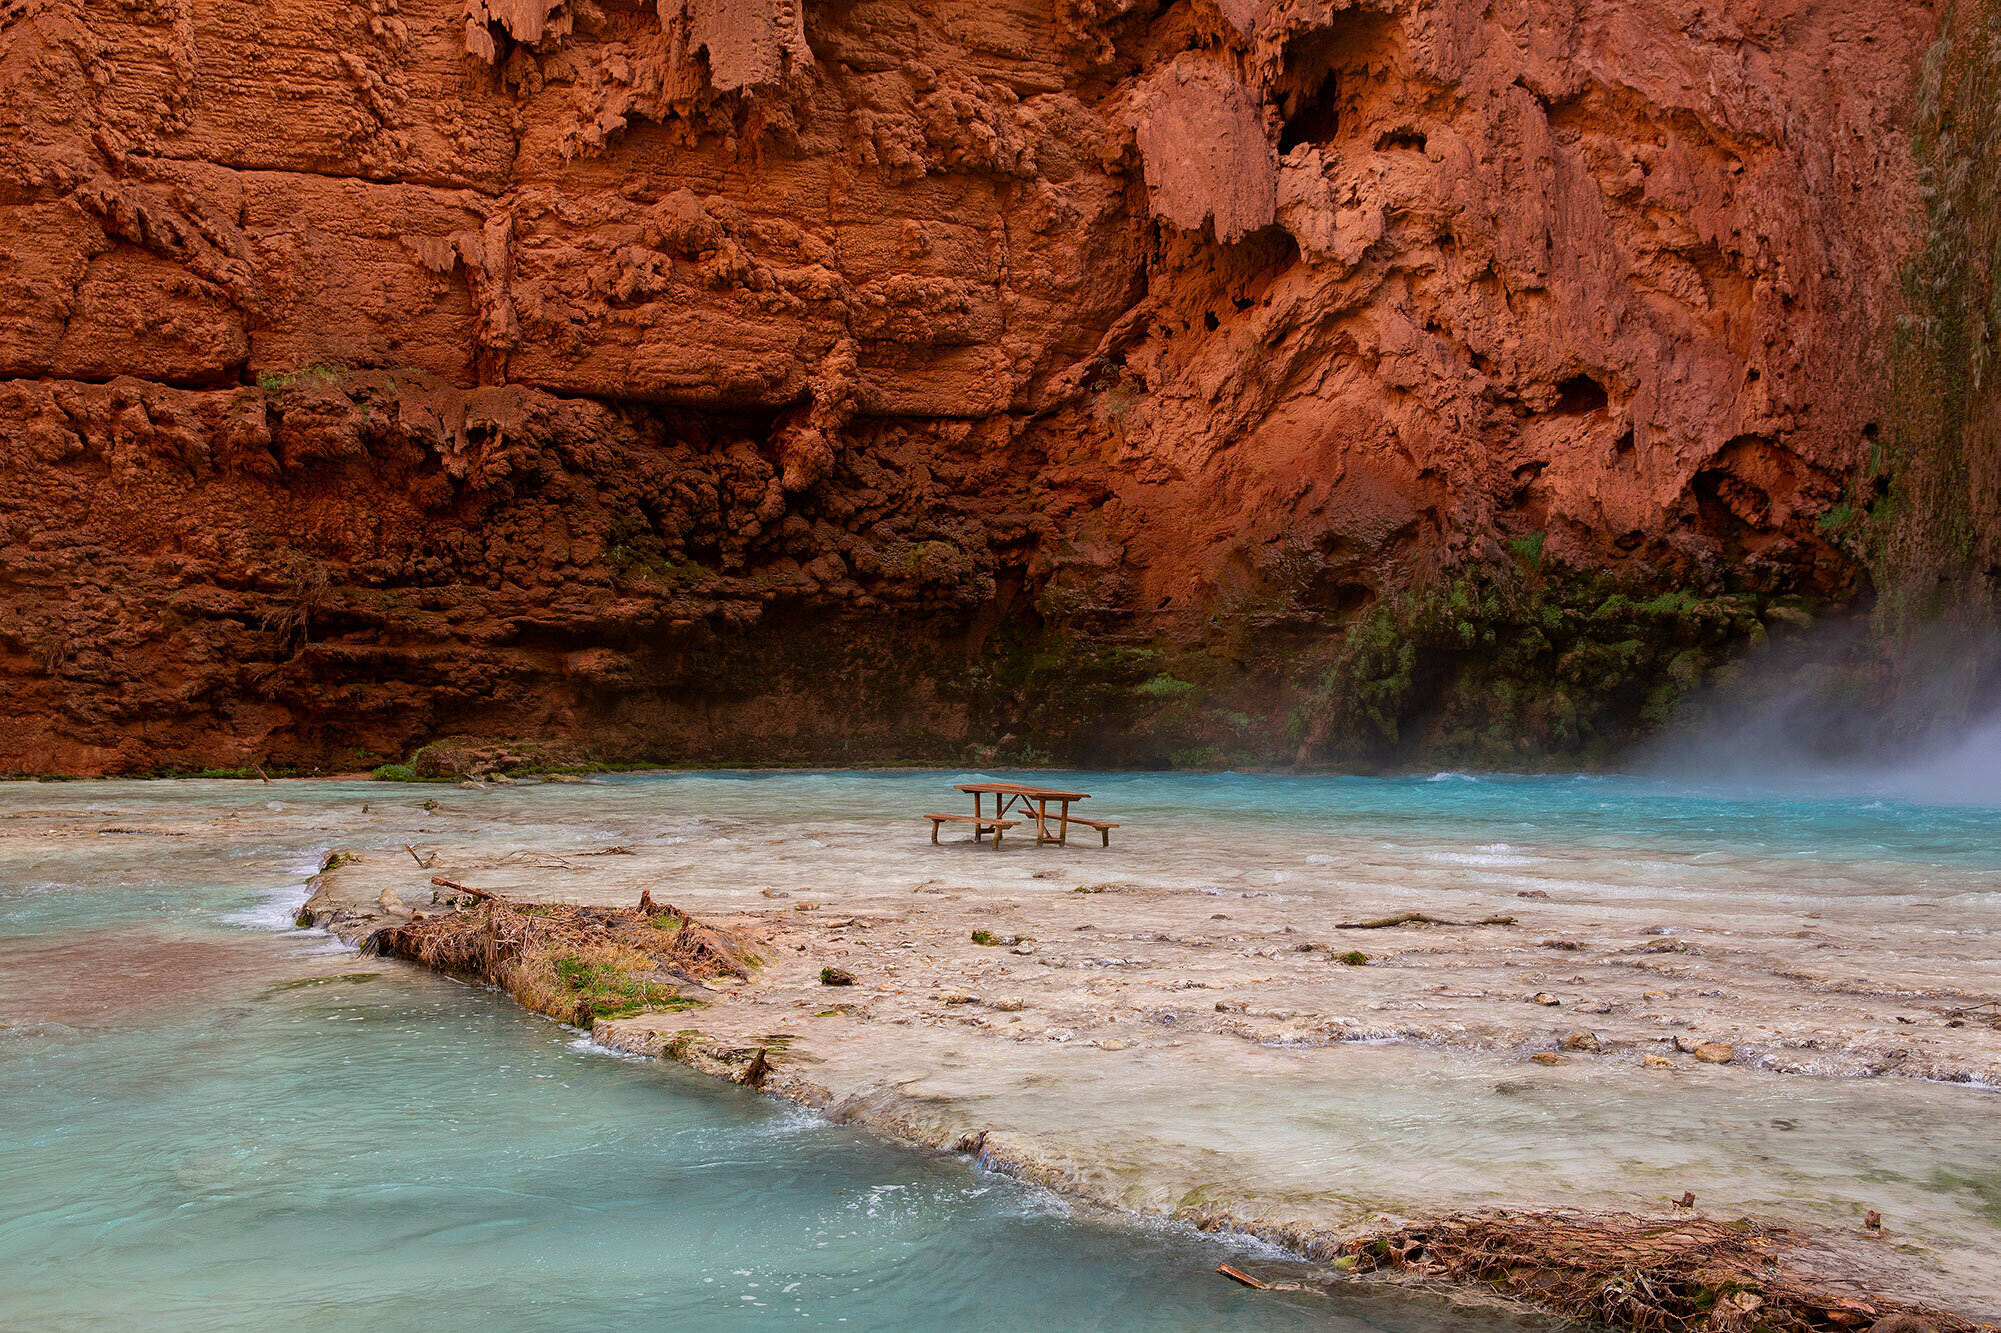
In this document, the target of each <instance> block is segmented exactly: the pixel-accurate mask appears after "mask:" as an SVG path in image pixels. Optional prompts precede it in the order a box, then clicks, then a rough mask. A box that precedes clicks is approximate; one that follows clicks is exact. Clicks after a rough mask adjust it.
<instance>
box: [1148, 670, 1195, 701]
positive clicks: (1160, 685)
mask: <svg viewBox="0 0 2001 1333" xmlns="http://www.w3.org/2000/svg"><path fill="white" fill-rule="evenodd" d="M1194 692H1195V683H1194V682H1193V681H1187V680H1181V679H1179V678H1177V677H1175V676H1170V675H1168V674H1167V673H1166V672H1165V671H1163V672H1161V673H1160V674H1158V675H1156V676H1154V677H1152V678H1151V679H1149V680H1143V681H1141V682H1140V683H1139V684H1137V685H1135V686H1133V693H1134V694H1139V695H1144V696H1145V697H1146V698H1149V699H1179V698H1181V697H1182V696H1183V695H1185V694H1193V693H1194Z"/></svg>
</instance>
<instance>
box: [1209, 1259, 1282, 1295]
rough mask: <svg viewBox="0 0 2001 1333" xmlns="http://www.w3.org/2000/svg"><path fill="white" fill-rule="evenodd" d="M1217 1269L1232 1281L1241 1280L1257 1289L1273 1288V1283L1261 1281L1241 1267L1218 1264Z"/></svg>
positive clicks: (1266, 1289) (1268, 1289) (1267, 1289)
mask: <svg viewBox="0 0 2001 1333" xmlns="http://www.w3.org/2000/svg"><path fill="white" fill-rule="evenodd" d="M1216 1271H1217V1272H1218V1273H1221V1274H1222V1275H1223V1276H1224V1277H1226V1278H1228V1279H1230V1281H1232V1282H1241V1283H1243V1284H1244V1285H1245V1286H1247V1287H1250V1288H1252V1289H1253V1290H1255V1291H1270V1290H1271V1283H1269V1282H1260V1281H1258V1280H1257V1279H1256V1278H1254V1277H1252V1276H1251V1275H1250V1274H1249V1273H1246V1272H1244V1271H1243V1270H1242V1269H1240V1268H1232V1267H1230V1266H1229V1265H1228V1264H1217V1265H1216Z"/></svg>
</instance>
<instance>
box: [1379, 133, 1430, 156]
mask: <svg viewBox="0 0 2001 1333" xmlns="http://www.w3.org/2000/svg"><path fill="white" fill-rule="evenodd" d="M1391 149H1402V150H1403V151H1405V152H1407V153H1422V152H1423V151H1424V149H1425V138H1424V134H1423V132H1422V131H1419V130H1413V129H1408V128H1405V129H1395V130H1390V131H1387V132H1386V133H1383V134H1380V135H1378V136H1376V151H1377V152H1379V153H1383V152H1388V151H1390V150H1391Z"/></svg>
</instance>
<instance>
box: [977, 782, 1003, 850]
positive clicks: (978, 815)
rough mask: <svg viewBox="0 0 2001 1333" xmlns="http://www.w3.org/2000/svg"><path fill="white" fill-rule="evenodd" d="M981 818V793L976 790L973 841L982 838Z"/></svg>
mask: <svg viewBox="0 0 2001 1333" xmlns="http://www.w3.org/2000/svg"><path fill="white" fill-rule="evenodd" d="M979 818H980V794H979V793H978V792H974V793H973V841H974V842H978V841H979V840H980V825H979ZM995 818H999V816H995Z"/></svg>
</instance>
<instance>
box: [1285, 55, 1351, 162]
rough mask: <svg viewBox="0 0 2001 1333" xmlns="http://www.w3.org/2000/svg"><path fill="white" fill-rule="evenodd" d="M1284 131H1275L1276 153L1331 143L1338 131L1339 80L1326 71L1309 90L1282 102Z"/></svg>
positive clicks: (1339, 120)
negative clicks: (1276, 139) (1276, 132)
mask: <svg viewBox="0 0 2001 1333" xmlns="http://www.w3.org/2000/svg"><path fill="white" fill-rule="evenodd" d="M1285 106H1286V108H1287V109H1286V113H1285V128H1284V129H1282V130H1280V131H1279V136H1278V151H1279V152H1280V153H1281V154H1283V153H1289V152H1291V151H1292V150H1293V149H1295V148H1297V147H1299V145H1301V144H1306V143H1314V144H1319V143H1331V142H1333V139H1334V136H1335V135H1336V134H1338V133H1340V131H1341V79H1340V76H1339V75H1337V74H1335V73H1334V72H1333V71H1332V70H1329V71H1327V72H1325V73H1324V74H1322V75H1321V77H1320V79H1319V80H1318V82H1316V83H1315V84H1314V85H1313V86H1312V88H1311V89H1308V90H1303V91H1301V92H1299V93H1296V94H1293V95H1289V96H1288V97H1287V98H1286V99H1285Z"/></svg>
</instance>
